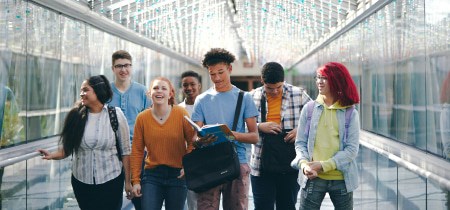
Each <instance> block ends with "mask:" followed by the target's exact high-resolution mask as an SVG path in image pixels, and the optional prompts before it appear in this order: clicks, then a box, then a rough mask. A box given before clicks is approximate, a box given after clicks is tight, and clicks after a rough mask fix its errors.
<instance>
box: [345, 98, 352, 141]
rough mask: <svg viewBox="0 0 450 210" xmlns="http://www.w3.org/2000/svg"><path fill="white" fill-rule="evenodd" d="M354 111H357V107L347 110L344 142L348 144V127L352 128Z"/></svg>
mask: <svg viewBox="0 0 450 210" xmlns="http://www.w3.org/2000/svg"><path fill="white" fill-rule="evenodd" d="M354 109H355V106H351V107H348V108H347V109H346V110H345V134H344V142H345V143H347V133H348V127H349V126H350V117H351V116H352V113H353V110H354Z"/></svg>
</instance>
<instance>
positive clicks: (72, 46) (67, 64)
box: [58, 16, 86, 130]
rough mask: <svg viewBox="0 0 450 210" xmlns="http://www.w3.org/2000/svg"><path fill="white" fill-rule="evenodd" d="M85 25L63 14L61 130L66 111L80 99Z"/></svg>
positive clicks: (60, 83) (60, 93)
mask: <svg viewBox="0 0 450 210" xmlns="http://www.w3.org/2000/svg"><path fill="white" fill-rule="evenodd" d="M85 33H86V30H85V25H84V24H83V23H82V22H80V21H76V20H73V19H70V18H67V17H64V16H61V77H60V82H59V88H58V90H59V96H60V100H59V101H60V107H58V108H59V109H60V115H59V121H60V127H59V129H58V130H60V129H61V128H62V126H63V124H64V118H65V116H66V113H67V112H68V111H69V110H70V109H71V108H72V106H73V105H74V104H75V102H76V101H77V100H78V99H79V93H80V87H81V83H82V81H83V79H84V78H85V76H84V71H83V66H84V65H83V63H84V59H85V57H84V55H85V54H86V53H85V51H86V49H85V48H84V46H85V45H84V43H85V37H86V36H85Z"/></svg>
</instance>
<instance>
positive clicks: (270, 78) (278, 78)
mask: <svg viewBox="0 0 450 210" xmlns="http://www.w3.org/2000/svg"><path fill="white" fill-rule="evenodd" d="M261 78H262V80H263V82H264V83H267V84H277V83H279V82H283V81H284V69H283V66H281V64H279V63H277V62H268V63H266V64H264V66H263V67H262V68H261Z"/></svg>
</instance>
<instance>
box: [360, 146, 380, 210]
mask: <svg viewBox="0 0 450 210" xmlns="http://www.w3.org/2000/svg"><path fill="white" fill-rule="evenodd" d="M361 155H362V156H361V160H362V162H361V174H360V176H361V178H362V180H361V186H360V188H361V193H362V196H361V197H362V203H361V209H376V208H377V205H376V203H377V190H376V189H377V153H375V152H374V151H372V150H370V149H367V148H366V147H361Z"/></svg>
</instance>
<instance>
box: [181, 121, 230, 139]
mask: <svg viewBox="0 0 450 210" xmlns="http://www.w3.org/2000/svg"><path fill="white" fill-rule="evenodd" d="M184 118H185V119H186V120H187V121H188V122H189V123H190V124H191V125H192V126H193V127H194V129H195V130H197V132H198V134H199V135H200V136H206V135H207V134H212V135H214V136H216V137H217V140H216V141H215V142H214V143H213V144H215V143H222V142H226V141H233V140H236V137H235V136H234V135H233V132H231V130H230V128H228V126H227V125H225V124H217V125H205V126H203V127H202V128H200V127H199V126H198V125H197V124H195V123H194V121H192V120H191V119H189V117H187V116H184Z"/></svg>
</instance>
